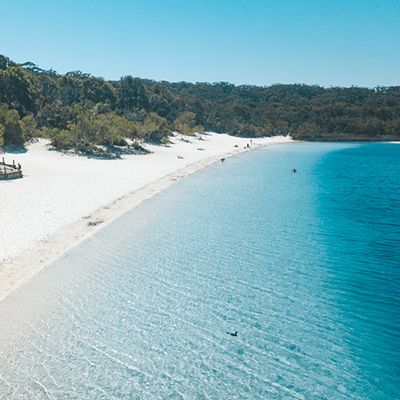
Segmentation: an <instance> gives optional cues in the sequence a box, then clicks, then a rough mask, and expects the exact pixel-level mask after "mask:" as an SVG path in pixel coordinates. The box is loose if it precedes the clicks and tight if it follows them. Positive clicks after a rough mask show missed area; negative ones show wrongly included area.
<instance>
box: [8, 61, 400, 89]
mask: <svg viewBox="0 0 400 400" xmlns="http://www.w3.org/2000/svg"><path fill="white" fill-rule="evenodd" d="M0 56H4V57H8V56H7V55H5V54H0ZM8 58H9V59H10V61H12V62H15V64H16V65H18V66H20V67H25V65H24V64H26V63H32V64H34V65H35V66H36V67H37V68H39V69H41V70H42V71H43V72H54V73H55V74H57V75H59V76H62V75H66V74H69V73H72V72H80V73H82V74H83V75H88V76H91V77H93V78H97V79H104V80H105V81H109V82H117V81H119V80H121V79H122V78H124V77H126V76H132V78H138V79H141V80H145V81H151V82H157V83H163V82H166V83H169V84H178V83H185V84H192V85H197V84H207V85H219V84H228V85H233V86H235V87H243V86H248V87H258V88H269V87H273V86H314V87H319V88H322V89H336V88H337V89H351V88H357V89H370V90H372V89H378V88H390V87H399V86H400V83H399V84H397V85H387V86H384V85H377V86H357V85H351V86H338V85H336V86H334V85H331V86H324V85H321V84H318V83H314V84H307V83H303V82H293V83H282V82H275V83H271V84H266V85H261V84H260V85H257V84H246V83H242V84H235V83H233V82H226V81H218V82H207V81H197V82H190V81H166V80H156V79H152V78H143V77H141V76H135V75H130V74H129V73H127V74H124V75H121V76H120V77H119V78H117V79H107V78H105V77H104V76H99V75H93V74H91V73H90V72H87V71H82V70H80V69H76V70H72V71H66V72H64V73H61V72H59V71H56V70H54V69H52V68H50V69H48V70H46V69H44V68H41V66H40V65H38V64H36V63H35V62H34V61H32V60H26V61H16V60H13V59H11V58H10V57H8Z"/></svg>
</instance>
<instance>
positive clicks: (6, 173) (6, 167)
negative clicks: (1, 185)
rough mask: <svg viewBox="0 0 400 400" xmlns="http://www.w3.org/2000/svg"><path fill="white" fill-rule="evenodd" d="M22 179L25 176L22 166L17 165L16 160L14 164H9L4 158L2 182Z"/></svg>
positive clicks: (0, 172) (0, 176) (0, 163)
mask: <svg viewBox="0 0 400 400" xmlns="http://www.w3.org/2000/svg"><path fill="white" fill-rule="evenodd" d="M22 177H23V175H22V168H21V165H20V164H15V161H14V160H13V162H12V164H7V163H6V162H5V160H4V157H3V158H2V161H0V181H1V180H8V179H18V178H22Z"/></svg>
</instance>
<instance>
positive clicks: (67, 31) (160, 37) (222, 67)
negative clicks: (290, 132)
mask: <svg viewBox="0 0 400 400" xmlns="http://www.w3.org/2000/svg"><path fill="white" fill-rule="evenodd" d="M0 11H1V12H2V15H3V23H2V25H1V27H0V34H1V35H2V37H3V39H4V40H3V46H2V48H1V49H0V52H1V53H3V54H4V55H6V56H7V57H9V58H10V59H12V60H13V61H15V62H17V63H23V62H27V61H30V62H33V63H35V64H36V65H38V66H39V67H41V68H43V69H46V70H49V69H53V70H55V71H57V73H59V74H65V73H67V72H70V71H76V70H80V71H82V72H84V73H89V74H90V75H92V76H96V77H102V78H104V79H106V80H118V79H119V78H120V77H122V76H126V75H131V76H135V77H140V78H141V79H150V80H153V81H158V82H159V81H167V82H172V83H178V82H188V83H193V84H195V83H210V84H213V83H219V82H226V83H231V84H234V85H235V86H241V85H250V86H258V87H268V86H272V85H295V84H300V85H316V86H320V87H323V88H331V87H343V88H349V87H361V88H376V87H387V86H399V84H400V80H399V76H400V43H399V41H398V40H396V38H397V37H399V36H400V26H399V24H398V20H399V19H400V4H399V3H398V2H396V1H393V0H388V1H385V2H384V3H383V4H382V3H381V2H379V1H375V0H374V1H369V2H368V3H367V4H365V2H363V1H361V0H353V1H351V2H344V1H337V2H334V3H328V4H326V3H325V4H321V2H318V1H311V0H310V1H307V2H300V1H297V0H290V1H286V2H284V3H283V2H278V1H269V2H262V1H259V0H253V1H250V2H245V1H243V0H237V1H235V2H229V1H227V0H222V1H220V2H218V4H215V3H214V2H212V1H210V0H204V1H193V2H191V3H190V4H187V3H186V2H184V1H182V0H172V1H170V2H168V4H166V2H163V1H162V0H156V1H154V2H152V3H151V4H145V2H144V1H129V0H121V1H120V2H118V6H115V5H113V4H112V3H111V2H108V1H100V2H99V3H97V4H96V5H93V4H90V2H78V1H71V2H69V3H61V4H60V3H59V4H53V3H52V2H50V1H49V0H41V1H38V2H36V3H35V5H34V7H32V4H30V1H29V0H20V1H18V2H17V3H13V4H11V3H10V4H2V5H0ZM15 26H18V29H15ZM33 27H34V29H32V28H33ZM204 27H207V28H206V29H204ZM104 60H105V61H104Z"/></svg>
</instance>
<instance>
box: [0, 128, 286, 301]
mask: <svg viewBox="0 0 400 400" xmlns="http://www.w3.org/2000/svg"><path fill="white" fill-rule="evenodd" d="M203 138H204V140H199V139H198V138H191V139H190V140H191V143H187V142H184V141H182V140H180V139H179V138H174V140H173V143H172V144H171V145H170V146H155V145H147V146H146V147H147V148H148V149H149V150H150V151H151V153H150V154H147V155H128V156H124V157H123V158H122V159H120V160H95V159H88V158H85V157H78V156H74V155H68V154H63V153H59V152H55V151H51V150H50V149H49V146H48V143H47V142H46V141H44V140H40V141H39V142H38V143H34V144H31V145H30V146H29V147H28V151H27V152H26V153H21V154H8V153H6V154H4V156H5V158H6V159H7V160H15V161H16V163H20V164H21V165H22V167H23V172H24V178H23V179H20V180H13V181H4V182H0V205H1V206H0V226H1V229H0V300H1V299H2V298H4V297H5V296H7V294H9V293H10V292H11V291H12V290H13V289H14V288H15V287H17V286H18V285H20V284H21V283H22V282H24V281H26V280H27V279H29V278H30V277H31V276H32V275H34V274H35V273H36V272H38V271H40V270H41V269H42V268H44V267H45V266H46V265H48V264H49V263H51V262H52V261H54V260H55V259H56V258H58V257H60V256H61V255H62V254H63V253H64V252H65V251H67V250H68V249H70V248H71V247H73V246H75V245H76V244H77V243H79V242H80V241H82V240H83V239H85V238H86V237H88V236H89V235H92V234H93V233H94V232H96V231H97V230H99V229H101V228H102V227H104V226H106V225H107V224H108V223H110V222H111V221H112V220H114V219H115V218H116V217H118V216H120V215H121V214H123V213H124V212H126V211H128V210H129V209H131V208H133V207H135V206H136V205H138V204H139V203H141V202H142V201H143V200H145V199H147V198H149V197H151V196H152V195H154V194H155V193H157V192H159V191H161V190H163V189H165V188H166V187H168V186H170V185H171V184H172V183H174V182H175V181H177V180H178V179H181V178H183V177H184V176H187V175H189V174H191V173H193V172H195V171H197V170H199V169H201V168H203V167H205V166H207V165H210V164H212V163H213V162H215V161H217V160H219V159H220V158H221V157H229V156H231V155H234V154H238V153H241V152H243V151H246V149H245V148H244V147H245V145H246V144H247V143H249V140H247V139H244V138H236V137H232V136H229V135H223V134H208V135H205V136H203ZM288 141H290V138H287V137H282V136H277V137H273V138H262V139H256V140H254V139H253V141H252V142H253V144H252V146H251V148H256V147H259V146H265V145H268V144H277V143H285V142H288ZM235 145H237V146H238V147H235ZM199 148H202V149H203V150H199ZM178 156H179V157H178ZM182 157H183V158H182Z"/></svg>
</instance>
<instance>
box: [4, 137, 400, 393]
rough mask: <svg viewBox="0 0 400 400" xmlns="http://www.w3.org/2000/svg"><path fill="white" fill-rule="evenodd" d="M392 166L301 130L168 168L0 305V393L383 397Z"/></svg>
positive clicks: (397, 369) (398, 240)
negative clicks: (221, 158) (184, 172)
mask: <svg viewBox="0 0 400 400" xmlns="http://www.w3.org/2000/svg"><path fill="white" fill-rule="evenodd" d="M293 167H296V168H297V169H298V173H297V174H292V173H291V172H290V171H291V169H292V168H293ZM399 170H400V146H395V145H390V144H362V145H359V144H357V145H355V144H308V143H300V144H291V145H279V146H278V145H277V146H271V147H270V148H267V149H263V150H257V151H253V152H250V153H246V154H243V155H240V156H237V157H234V158H231V159H228V160H227V161H226V162H225V163H223V164H216V165H213V166H211V167H209V168H206V169H204V170H202V171H200V172H198V173H196V174H194V175H192V176H190V177H188V178H185V179H184V180H182V181H180V182H178V183H177V184H175V185H173V186H172V187H170V188H169V189H167V190H165V191H164V192H162V193H160V194H159V195H157V196H155V197H153V198H152V199H150V200H148V201H146V202H144V203H142V204H141V205H140V206H139V207H137V208H136V209H134V210H132V211H130V212H129V213H127V214H126V215H124V216H123V217H122V218H120V219H118V220H116V221H115V222H114V223H113V224H111V225H110V226H109V227H108V228H106V229H104V230H103V231H101V232H99V233H98V234H97V235H95V236H94V237H92V238H91V239H89V240H88V241H86V242H84V243H83V244H81V245H80V246H78V247H77V248H75V249H74V250H73V251H71V252H70V253H68V254H67V255H66V256H65V257H64V258H62V259H61V260H59V261H58V262H57V263H55V264H54V265H53V266H51V267H50V268H48V269H46V270H44V271H43V272H42V273H40V274H38V275H36V276H35V277H34V278H33V279H32V280H31V281H30V282H29V283H28V284H26V285H24V286H22V287H21V288H20V289H18V290H17V291H16V292H15V293H14V294H13V295H12V296H10V297H8V298H7V299H6V300H5V301H4V302H2V303H0V323H1V329H0V399H1V398H4V399H17V398H18V399H46V398H51V399H109V398H118V399H121V398H123V399H157V398H159V399H168V398H169V399H225V398H230V399H283V398H287V399H292V398H293V399H395V398H398V387H399V386H400V361H399V360H400V354H399V353H400V352H399V349H400V346H399V345H400V331H399V328H400V302H399V298H400V296H399V295H400V272H399V268H400V251H399V248H400V179H399V178H398V171H399ZM227 331H230V332H232V331H238V336H237V337H232V336H230V335H228V334H227V333H226V332H227Z"/></svg>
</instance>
